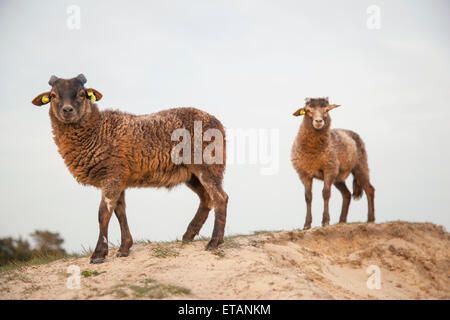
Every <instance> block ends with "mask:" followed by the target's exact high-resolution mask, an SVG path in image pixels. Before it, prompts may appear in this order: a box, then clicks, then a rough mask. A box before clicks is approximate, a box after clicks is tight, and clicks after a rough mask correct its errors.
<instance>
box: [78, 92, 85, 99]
mask: <svg viewBox="0 0 450 320" xmlns="http://www.w3.org/2000/svg"><path fill="white" fill-rule="evenodd" d="M78 96H79V97H80V98H84V97H85V96H86V93H84V91H80V93H79V94H78Z"/></svg>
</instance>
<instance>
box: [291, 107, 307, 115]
mask: <svg viewBox="0 0 450 320" xmlns="http://www.w3.org/2000/svg"><path fill="white" fill-rule="evenodd" d="M305 113H306V111H305V108H300V109H298V110H297V111H295V112H294V113H293V114H292V115H293V116H296V117H298V116H302V115H304V114H305Z"/></svg>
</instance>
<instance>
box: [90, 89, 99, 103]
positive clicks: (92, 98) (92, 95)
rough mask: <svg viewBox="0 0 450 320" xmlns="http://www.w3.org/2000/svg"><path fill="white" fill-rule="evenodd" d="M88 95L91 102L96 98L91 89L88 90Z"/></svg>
mask: <svg viewBox="0 0 450 320" xmlns="http://www.w3.org/2000/svg"><path fill="white" fill-rule="evenodd" d="M88 96H89V97H91V102H95V101H96V100H97V98H96V97H95V94H94V93H93V92H92V91H89V92H88Z"/></svg>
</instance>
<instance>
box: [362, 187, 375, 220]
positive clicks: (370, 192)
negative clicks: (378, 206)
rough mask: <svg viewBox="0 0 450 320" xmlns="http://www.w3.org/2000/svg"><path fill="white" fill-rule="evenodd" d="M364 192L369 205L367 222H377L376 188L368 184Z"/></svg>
mask: <svg viewBox="0 0 450 320" xmlns="http://www.w3.org/2000/svg"><path fill="white" fill-rule="evenodd" d="M363 189H364V191H365V192H366V196H367V203H368V207H369V209H368V214H367V222H375V204H374V202H375V201H374V199H375V188H374V187H373V186H372V185H371V184H370V183H366V184H365V185H364V186H363Z"/></svg>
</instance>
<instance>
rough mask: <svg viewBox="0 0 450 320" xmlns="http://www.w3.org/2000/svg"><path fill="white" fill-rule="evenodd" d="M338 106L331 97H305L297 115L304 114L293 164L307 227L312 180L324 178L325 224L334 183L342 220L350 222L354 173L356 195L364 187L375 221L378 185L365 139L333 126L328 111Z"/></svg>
mask: <svg viewBox="0 0 450 320" xmlns="http://www.w3.org/2000/svg"><path fill="white" fill-rule="evenodd" d="M336 107H339V105H335V104H329V103H328V98H316V99H311V98H307V99H306V104H305V106H304V107H303V108H300V109H298V110H297V111H296V112H295V113H294V116H296V117H297V116H300V115H305V117H304V118H303V121H302V124H301V126H300V130H299V132H298V134H297V137H296V139H295V142H294V146H293V148H292V154H291V159H292V164H293V165H294V168H295V170H296V171H297V173H298V175H299V176H300V180H301V181H302V183H303V185H304V187H305V200H306V206H307V210H306V220H305V226H304V229H309V228H311V222H312V214H311V202H312V181H313V178H316V179H320V180H323V181H324V187H323V190H322V195H323V200H324V211H323V218H322V225H323V226H326V225H328V224H329V222H330V215H329V212H328V202H329V199H330V194H331V192H330V191H331V185H332V184H334V185H335V187H336V188H337V189H338V190H339V191H340V192H341V193H342V197H343V203H342V211H341V216H340V219H339V222H341V223H345V222H347V213H348V208H349V206H350V199H351V193H350V191H349V190H348V189H347V186H346V185H345V179H346V178H347V177H348V176H349V175H350V173H352V174H353V198H354V199H359V198H361V196H362V191H363V190H364V191H365V192H366V195H367V201H368V207H369V212H368V222H374V221H375V211H374V210H375V209H374V196H375V188H374V187H373V186H372V185H371V184H370V179H369V166H368V164H367V153H366V149H365V146H364V142H363V141H362V139H361V138H360V137H359V135H358V134H357V133H355V132H353V131H350V130H344V129H331V130H330V125H331V118H330V116H329V114H328V112H329V111H330V110H332V109H334V108H336Z"/></svg>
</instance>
